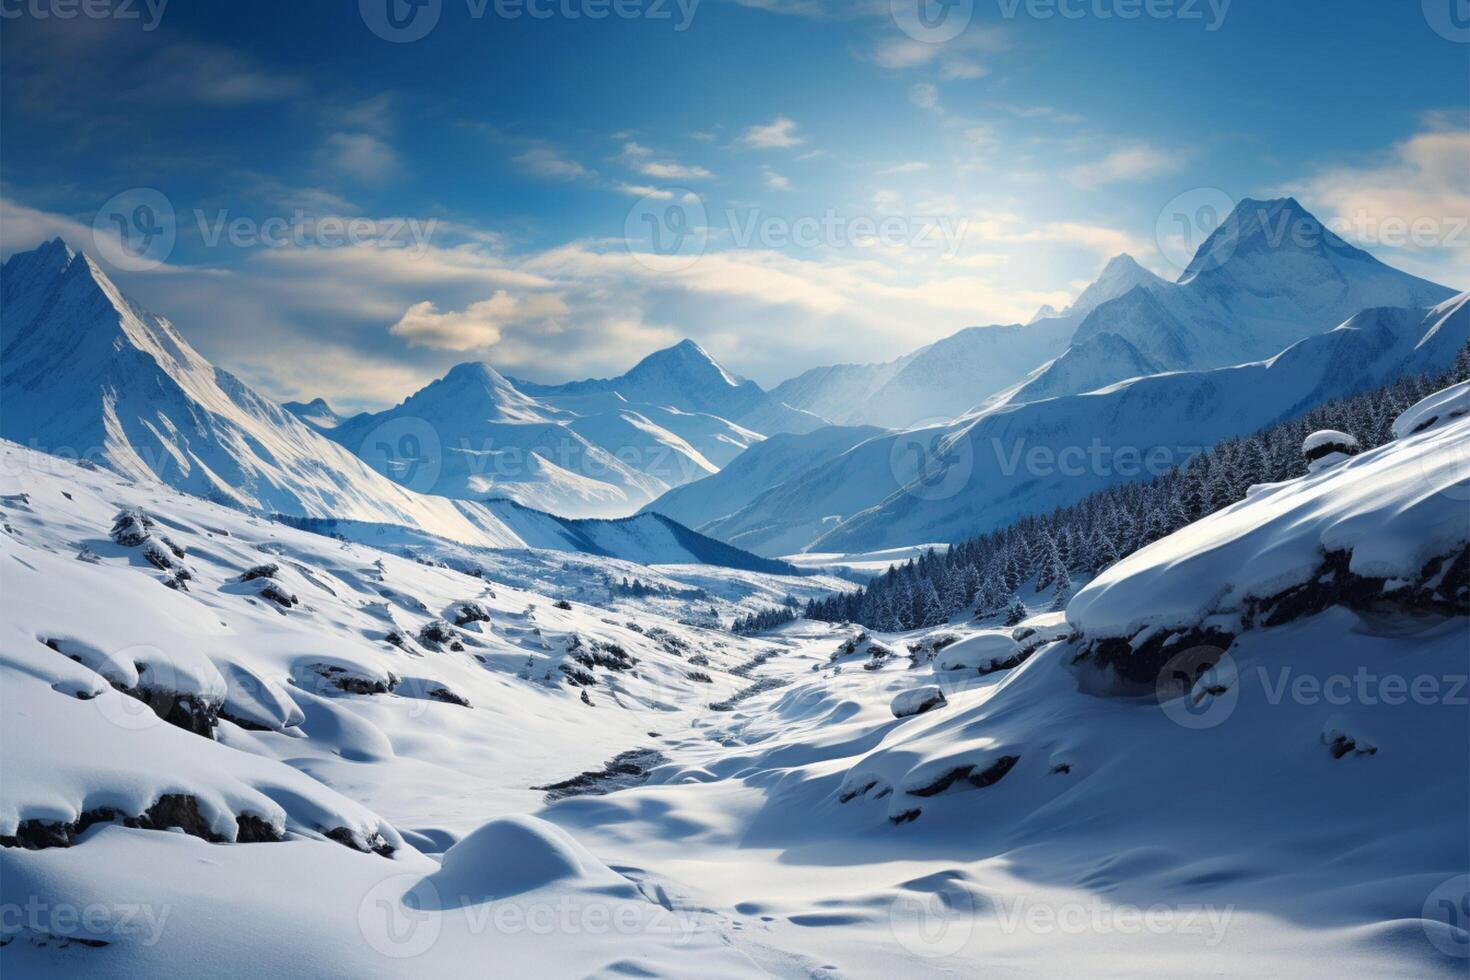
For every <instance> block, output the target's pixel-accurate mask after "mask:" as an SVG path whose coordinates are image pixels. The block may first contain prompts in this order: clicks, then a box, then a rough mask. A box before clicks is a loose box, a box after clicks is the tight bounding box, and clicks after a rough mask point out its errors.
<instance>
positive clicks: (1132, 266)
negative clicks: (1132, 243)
mask: <svg viewBox="0 0 1470 980" xmlns="http://www.w3.org/2000/svg"><path fill="white" fill-rule="evenodd" d="M1146 271H1147V270H1146V269H1144V267H1143V266H1141V265H1139V264H1138V260H1137V259H1135V258H1134V257H1133V256H1131V255H1129V254H1128V253H1127V252H1119V253H1118V254H1117V255H1115V256H1113V257H1112V258H1111V259H1108V264H1107V265H1105V266H1103V271H1102V274H1103V276H1110V275H1126V274H1130V273H1136V272H1146Z"/></svg>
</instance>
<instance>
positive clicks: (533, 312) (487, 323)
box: [388, 289, 571, 351]
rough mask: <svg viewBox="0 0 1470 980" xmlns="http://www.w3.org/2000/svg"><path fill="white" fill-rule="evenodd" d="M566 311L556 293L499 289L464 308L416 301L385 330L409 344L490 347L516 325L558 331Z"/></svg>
mask: <svg viewBox="0 0 1470 980" xmlns="http://www.w3.org/2000/svg"><path fill="white" fill-rule="evenodd" d="M569 312H571V311H570V310H569V309H568V307H567V304H566V301H565V300H563V299H562V298H561V297H560V296H559V295H556V294H545V293H542V294H532V295H530V296H524V297H520V296H513V295H511V294H510V293H509V292H507V291H505V290H503V289H502V290H500V291H499V292H497V293H496V294H495V295H494V296H492V297H490V298H489V299H486V300H481V301H480V302H478V303H471V304H470V305H469V306H467V307H465V308H464V309H463V310H450V311H448V312H440V310H439V308H438V307H437V306H435V305H434V304H433V303H432V302H430V301H428V300H425V301H423V302H420V303H415V304H414V305H413V306H410V307H409V308H408V310H407V312H405V313H404V314H403V316H402V317H400V318H399V320H398V322H397V323H395V324H393V326H391V327H389V328H388V332H389V333H390V334H392V335H393V336H395V337H402V338H404V339H405V340H407V341H408V342H409V343H410V344H415V345H418V346H422V347H433V348H436V349H438V350H452V351H467V350H489V349H490V348H492V347H494V346H495V345H496V344H498V343H499V342H500V340H501V337H502V336H503V334H504V332H505V331H507V330H510V329H513V328H516V327H520V328H522V329H540V330H543V331H545V332H547V333H556V332H559V328H558V327H557V319H558V318H560V317H564V316H566V315H567V314H568V313H569Z"/></svg>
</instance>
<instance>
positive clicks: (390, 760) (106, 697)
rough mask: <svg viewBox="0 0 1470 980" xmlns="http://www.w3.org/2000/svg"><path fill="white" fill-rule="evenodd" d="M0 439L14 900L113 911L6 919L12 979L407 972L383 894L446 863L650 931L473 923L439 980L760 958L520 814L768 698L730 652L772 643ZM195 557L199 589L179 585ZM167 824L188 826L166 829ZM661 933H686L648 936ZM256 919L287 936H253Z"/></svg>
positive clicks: (6, 967)
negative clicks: (137, 532) (666, 738)
mask: <svg viewBox="0 0 1470 980" xmlns="http://www.w3.org/2000/svg"><path fill="white" fill-rule="evenodd" d="M0 452H3V455H4V463H5V465H4V467H3V473H4V474H5V475H4V476H3V477H0V483H3V486H0V514H3V530H0V552H3V566H0V577H3V588H0V595H3V602H4V616H3V617H0V621H3V623H4V626H3V629H0V698H3V701H4V707H3V711H0V724H3V726H4V728H3V737H0V770H3V772H4V779H3V780H0V880H3V882H4V888H5V894H6V901H7V902H9V901H10V900H11V896H15V895H21V894H30V895H32V896H36V897H37V900H38V901H41V902H43V903H47V905H48V907H49V906H55V905H59V904H61V903H65V902H74V903H77V907H80V906H81V905H85V904H87V903H90V902H93V901H103V902H105V903H106V904H107V905H108V908H109V909H110V910H111V911H110V913H109V914H108V915H104V916H102V917H101V918H96V917H93V918H91V919H89V920H88V921H87V922H86V923H81V922H74V923H71V924H67V923H66V922H65V921H64V920H60V919H52V918H51V917H50V916H49V915H46V914H41V915H40V916H39V917H34V918H25V919H17V918H15V917H7V920H6V922H5V923H4V924H3V927H0V957H3V959H0V970H3V971H4V972H5V974H6V975H7V976H29V975H34V974H35V973H37V972H51V973H54V972H56V971H62V972H87V973H100V974H110V975H129V974H131V975H152V976H170V975H176V976H185V975H197V970H198V969H199V965H200V964H201V963H209V964H211V966H210V970H211V972H212V973H215V974H216V975H242V974H244V973H245V972H249V973H250V974H252V975H257V976H259V975H273V976H284V975H299V974H300V973H301V972H303V971H306V972H311V973H314V974H316V975H349V974H353V975H384V974H388V973H394V972H396V971H397V967H398V966H399V961H398V960H397V959H396V958H395V953H396V952H400V951H399V950H398V947H397V945H396V944H398V943H400V942H401V941H402V938H403V937H402V935H401V934H400V933H399V932H396V931H395V927H396V926H398V927H401V926H402V924H403V923H402V922H401V921H398V920H395V919H394V918H393V917H392V915H391V912H384V911H383V909H381V908H379V906H378V905H377V904H376V902H375V901H374V898H373V896H375V895H378V896H382V897H384V900H385V901H386V900H388V898H389V897H392V898H394V899H396V898H397V897H400V896H402V895H403V894H404V893H405V892H407V891H411V890H413V889H414V888H415V887H416V883H420V884H418V886H417V887H419V888H420V889H422V890H423V891H421V892H420V893H424V892H426V891H427V887H426V886H423V885H422V882H424V881H428V882H429V885H430V886H432V888H434V889H437V890H440V891H442V893H443V897H444V898H445V900H452V901H455V902H458V901H460V900H462V899H466V900H467V899H468V898H469V897H470V896H471V895H479V896H481V898H479V899H477V903H479V902H489V901H491V900H494V899H509V898H511V897H512V896H517V895H521V896H525V897H523V898H520V899H517V901H519V902H521V903H523V905H524V909H531V908H536V907H539V905H540V903H542V902H568V903H571V904H572V905H574V906H577V907H590V908H592V911H593V912H599V911H600V912H604V913H606V912H609V911H610V910H612V909H622V910H623V914H625V915H627V916H629V917H630V921H632V922H634V923H635V926H636V927H635V928H631V929H629V930H625V931H624V932H622V933H619V934H617V935H610V934H608V935H598V937H597V939H596V941H595V942H590V943H580V944H578V948H577V949H576V950H572V949H562V950H560V951H556V950H554V949H551V948H548V947H547V945H546V943H545V942H544V933H541V932H536V933H533V932H532V931H530V930H529V929H523V930H521V931H520V933H519V934H518V935H514V934H504V933H501V932H499V931H496V930H490V931H489V932H487V931H486V930H485V929H483V928H477V927H476V922H477V921H478V920H469V921H464V917H459V919H460V921H457V922H456V923H454V924H452V925H448V928H446V929H444V930H443V931H442V932H441V933H439V934H437V935H436V939H435V943H434V946H435V952H434V954H433V955H432V956H430V957H429V958H428V959H427V960H425V959H422V958H420V959H415V960H414V961H413V969H415V970H422V969H425V968H427V967H426V963H437V964H439V965H440V967H441V971H440V972H448V973H450V974H452V975H463V974H464V971H465V970H467V969H468V964H470V963H482V962H483V961H484V959H485V957H486V956H487V955H493V956H494V957H495V958H496V961H497V962H505V963H510V964H515V963H521V964H523V965H524V966H525V968H526V969H531V968H532V966H533V965H534V967H535V968H537V969H541V970H547V969H549V970H552V971H553V972H566V971H570V972H577V973H587V972H597V971H599V970H601V969H604V968H606V967H607V966H608V965H609V964H612V963H616V962H618V961H619V960H623V959H628V958H633V959H636V960H638V961H640V962H645V963H649V964H657V963H660V962H664V963H665V967H664V969H667V970H673V971H674V972H680V971H679V970H677V969H676V968H675V967H674V964H676V963H681V962H685V960H686V959H688V961H689V962H691V963H692V962H699V963H701V964H706V963H708V964H712V966H711V968H712V969H714V970H715V972H716V973H718V972H720V971H721V970H722V969H723V970H725V971H726V972H730V973H735V972H739V967H740V964H742V963H743V962H744V960H743V959H742V958H740V957H738V956H736V955H734V954H732V953H730V952H729V951H728V950H724V951H722V949H721V946H722V944H721V943H720V942H719V941H718V934H717V933H714V932H711V933H708V934H706V935H704V936H700V935H694V934H692V933H693V930H679V929H676V928H675V926H676V925H677V923H675V922H674V920H673V919H672V917H671V916H670V915H669V914H668V910H667V909H665V908H664V907H662V906H660V905H659V904H657V902H656V901H654V900H651V899H650V898H649V897H647V896H645V895H644V894H643V893H642V892H640V890H639V889H638V887H637V886H636V884H635V883H634V882H633V881H631V880H629V879H628V878H627V877H625V876H623V875H620V874H618V873H614V872H612V871H610V870H609V869H608V868H607V867H606V866H605V865H603V864H602V863H601V862H600V861H598V860H596V859H595V858H593V857H592V856H591V855H589V854H587V853H586V852H585V850H584V849H582V848H581V847H580V846H579V845H577V844H576V842H575V841H572V840H570V839H568V838H567V837H566V836H565V835H564V834H562V833H560V832H559V831H557V830H556V829H555V828H553V827H549V826H547V825H546V824H544V823H543V822H541V821H538V820H534V819H529V818H515V817H513V815H514V814H518V813H525V812H526V811H528V810H531V809H533V808H534V807H535V806H536V805H537V801H538V800H539V799H540V798H541V795H542V794H541V792H539V791H537V790H533V789H532V788H531V787H533V786H536V785H540V784H542V783H547V782H554V781H556V780H558V779H561V778H564V777H568V776H573V775H575V774H576V773H577V772H578V771H580V770H583V769H594V768H597V767H599V766H600V765H601V764H602V763H603V762H605V761H606V760H607V759H608V758H610V756H611V755H612V754H614V751H615V747H618V746H625V745H626V746H633V745H637V744H640V743H646V742H647V740H648V735H647V734H646V733H647V732H648V731H649V730H650V729H654V728H657V727H661V726H663V725H664V724H666V722H667V721H668V713H669V712H670V711H672V710H674V706H675V705H679V704H685V703H687V704H688V706H689V709H690V710H691V711H695V712H697V711H702V710H704V707H703V706H704V705H705V704H706V703H708V702H710V701H713V700H718V699H721V698H725V697H728V696H730V695H732V694H734V693H735V692H737V691H739V690H740V689H742V688H743V687H745V686H747V685H748V681H747V680H745V679H744V678H743V677H741V676H739V675H735V674H731V673H729V671H731V670H734V669H736V668H738V667H739V666H740V665H742V664H744V663H746V662H747V661H749V660H750V658H751V657H752V656H754V655H756V654H757V653H760V652H762V651H764V650H766V649H768V648H769V645H768V644H765V643H763V642H761V641H746V640H738V639H735V638H733V637H729V636H728V635H723V636H722V635H720V634H712V633H708V632H705V631H702V630H694V629H689V628H687V627H681V626H679V625H677V624H675V623H673V622H672V621H662V620H659V619H657V618H656V617H648V616H638V617H636V620H637V621H634V620H628V623H630V624H631V625H627V624H625V623H624V621H623V620H622V619H619V620H617V621H611V620H608V619H607V614H606V613H604V612H602V611H601V610H592V609H587V608H585V607H584V608H580V609H576V608H574V609H565V610H563V609H559V608H555V607H553V605H552V603H551V602H550V600H548V599H545V598H543V597H541V596H538V595H535V594H528V593H524V592H520V591H518V590H515V589H512V588H508V587H505V586H501V585H498V584H493V583H490V582H487V581H485V580H483V579H480V578H472V577H469V576H467V575H463V574H460V573H457V572H452V571H449V570H448V569H444V568H440V567H435V566H433V565H428V564H423V563H420V562H415V561H411V560H406V559H400V558H395V557H392V556H389V555H386V554H384V553H381V552H375V551H373V550H371V549H367V548H362V547H360V546H356V545H349V544H344V543H341V542H338V541H334V540H332V539H330V538H325V537H319V536H317V535H313V534H308V533H305V532H300V531H293V530H291V529H289V528H284V527H282V526H280V525H276V524H271V523H268V522H265V521H262V520H260V519H258V518H254V517H250V516H248V515H245V514H242V513H239V512H237V511H232V510H228V509H225V508H222V507H219V506H217V505H214V504H211V503H209V502H206V501H202V500H199V499H196V498H192V497H187V496H183V495H180V494H177V493H175V492H173V491H171V490H169V489H167V488H164V487H160V486H158V485H156V484H150V485H147V486H135V485H131V484H128V483H125V482H123V481H121V480H119V479H117V478H116V477H113V476H112V475H110V474H107V473H104V472H102V471H95V470H85V469H81V468H78V467H76V466H74V465H73V464H69V463H64V462H59V461H56V460H54V459H53V458H51V457H47V456H43V455H40V454H36V453H31V452H29V451H27V450H23V449H20V448H18V447H13V446H6V447H4V448H3V449H0ZM120 509H125V510H129V511H131V512H133V513H135V514H137V515H140V516H139V518H138V522H137V523H135V524H134V525H133V527H134V528H141V529H142V530H143V531H144V532H145V533H146V534H147V537H146V538H145V539H142V540H137V539H135V538H131V537H126V536H123V537H122V538H121V539H120V540H114V538H113V537H112V536H110V535H109V529H110V528H111V527H112V526H113V525H114V518H115V516H116V515H117V514H118V513H119V511H120ZM143 517H146V521H144V520H143ZM120 541H121V543H120ZM155 554H157V555H161V556H166V557H161V558H160V559H159V561H166V562H168V563H169V564H170V566H171V567H170V568H168V569H165V568H159V567H157V562H156V561H155V560H154V559H153V558H151V557H150V556H152V555H155ZM181 569H182V570H185V571H187V573H188V577H187V578H183V579H182V581H181V582H179V584H181V585H182V586H183V588H181V589H174V588H167V587H165V585H164V581H165V579H168V578H172V579H174V580H175V581H179V580H180V578H181V576H180V575H179V571H180V570H181ZM252 569H255V570H256V571H253V572H252V571H251V570H252ZM251 575H253V576H255V577H254V578H250V580H248V581H247V580H246V579H247V578H248V577H249V576H251ZM270 589H275V590H277V591H276V592H275V594H276V595H280V596H283V597H287V598H285V599H283V600H280V601H278V600H275V599H272V598H271V597H270V595H271V594H270V593H269V592H268V590H270ZM455 624H460V625H455ZM691 657H694V658H696V659H698V661H699V663H700V664H702V665H703V666H701V667H699V668H698V669H696V667H695V666H694V665H691V664H690V663H689V662H688V660H689V658H691ZM584 660H585V664H584V662H583V661H584ZM563 668H565V669H563ZM695 674H699V675H700V676H699V677H695V676H694V675H695ZM487 760H493V762H491V763H490V764H488V765H487V764H486V763H487ZM384 810H387V811H390V812H392V813H393V818H392V820H391V821H390V820H389V819H386V818H385V817H384V816H382V811H384ZM502 817H504V818H509V819H508V820H505V819H500V818H502ZM125 821H131V826H130V827H125V826H123V824H124V822H125ZM170 827H174V828H182V830H183V832H182V833H179V832H173V833H159V832H158V831H161V830H165V829H168V828H170ZM471 831H478V834H474V833H471ZM276 840H280V841H281V842H279V843H272V841H276ZM211 842H213V843H211ZM255 842H259V843H255ZM456 844H457V845H458V846H454V845H456ZM67 845H70V846H67ZM33 848H40V849H33ZM395 889H396V891H395ZM122 902H129V903H131V904H130V905H128V906H127V908H123V906H122V905H120V904H119V903H122ZM140 906H141V907H144V908H147V909H149V910H150V911H151V912H152V913H153V914H154V915H155V919H154V920H150V921H145V920H143V919H140V918H138V910H139V907H140ZM128 909H131V910H132V911H131V913H128ZM524 909H523V911H524ZM444 911H445V918H446V919H447V918H449V917H450V916H449V914H448V912H447V908H446V909H445V910H444ZM43 912H44V910H43ZM125 913H126V918H125V917H124V916H125ZM368 913H375V914H377V915H378V918H377V919H374V918H372V917H371V915H368V917H366V918H365V917H364V915H367V914H368ZM588 914H589V915H590V914H592V913H588ZM660 922H661V923H663V925H664V926H665V927H667V929H668V930H671V931H664V932H659V931H658V930H657V929H650V928H648V927H649V926H650V925H653V924H657V923H660ZM242 923H248V928H242ZM302 923H309V924H310V927H309V928H306V929H303V928H301V924H302ZM144 926H148V931H144V928H143V927H144ZM256 930H268V931H269V932H270V933H271V934H272V935H273V937H274V939H273V941H272V942H271V943H270V944H268V946H262V947H260V948H256V949H252V950H251V951H250V953H249V955H248V956H246V955H242V952H243V951H242V950H241V949H240V947H239V943H240V941H241V937H242V936H244V935H249V934H255V931H256ZM66 937H76V938H79V939H80V940H82V941H84V942H85V943H86V944H85V945H84V944H83V943H82V942H69V941H67V939H66ZM691 943H692V945H691ZM711 958H712V959H711ZM721 963H725V964H726V966H725V967H723V968H722V967H721V966H720V964H721ZM703 968H704V966H703V965H702V966H701V969H703ZM683 972H688V970H687V969H686V970H684V971H683Z"/></svg>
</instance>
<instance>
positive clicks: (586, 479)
mask: <svg viewBox="0 0 1470 980" xmlns="http://www.w3.org/2000/svg"><path fill="white" fill-rule="evenodd" d="M573 418H574V417H573V416H572V415H571V414H570V413H567V412H563V411H560V410H558V409H554V408H551V407H550V406H547V405H544V404H542V403H540V402H538V401H537V400H535V399H534V398H532V397H530V396H528V395H525V394H522V393H521V392H520V391H518V390H516V388H515V387H514V386H513V385H512V384H511V383H510V382H509V381H507V380H506V379H505V378H504V377H502V376H501V375H500V374H499V372H497V371H496V370H495V369H494V368H493V367H491V366H490V365H488V364H484V363H480V362H471V363H467V364H461V365H459V366H458V367H456V368H454V369H453V370H451V371H450V372H449V373H448V374H446V375H445V376H444V377H443V378H440V379H439V380H437V381H434V382H432V383H430V384H429V385H428V386H426V387H425V388H423V389H422V390H420V391H418V392H416V393H414V394H413V395H411V396H410V397H409V398H407V399H406V400H404V401H403V402H402V403H401V404H399V405H398V406H396V407H394V408H391V409H388V410H387V411H383V412H376V413H364V414H362V415H357V416H355V417H353V418H351V419H348V420H347V421H345V422H342V423H341V424H339V425H337V426H336V427H334V428H332V429H330V430H326V432H325V434H326V435H327V436H328V437H329V438H331V439H332V440H333V441H335V442H337V443H339V444H341V445H343V446H345V447H347V448H348V449H350V450H352V451H353V452H355V453H356V454H357V455H358V456H360V457H362V458H363V460H365V461H366V462H367V463H368V464H369V465H370V466H372V467H373V468H374V469H376V470H378V471H379V472H380V473H383V474H384V475H385V476H388V477H390V478H392V479H395V480H400V481H402V482H405V483H407V485H409V486H411V487H413V489H415V490H418V491H420V492H422V493H431V494H435V495H437V496H442V497H450V498H453V499H456V500H482V501H483V500H490V499H496V498H510V499H514V500H517V501H519V502H521V503H523V504H526V505H527V506H535V507H537V508H539V509H543V510H553V511H557V512H560V513H566V514H570V515H573V516H617V515H621V514H627V513H631V512H632V511H635V510H637V509H638V507H640V506H642V504H643V503H644V502H646V501H647V500H649V499H651V498H652V497H654V496H657V495H658V494H659V493H662V492H663V491H664V490H666V489H668V488H669V487H670V486H672V485H675V484H676V483H677V482H680V481H677V480H674V479H671V480H669V481H668V482H664V481H662V480H660V479H658V478H657V477H654V476H650V475H648V474H647V473H645V472H643V471H641V470H640V469H639V468H637V467H636V466H633V465H629V464H628V463H625V462H623V460H622V459H620V458H619V457H618V456H616V455H614V454H613V452H611V451H609V450H607V449H604V448H603V447H602V446H601V445H597V444H594V443H593V442H590V441H588V440H587V439H586V438H584V437H583V436H582V435H581V434H580V433H579V432H578V431H577V430H576V428H574V427H573V425H572V421H573ZM645 433H646V439H645V441H646V442H648V443H650V444H649V445H647V446H646V447H645V446H643V445H638V444H630V448H634V449H639V450H643V451H645V452H646V455H648V456H649V457H652V456H653V455H654V451H653V449H654V445H655V444H659V445H662V444H664V443H660V441H659V439H658V434H657V433H655V431H654V429H653V428H652V427H649V428H648V429H647V430H645ZM670 442H671V443H672V445H673V446H677V447H681V448H686V449H687V446H686V445H685V444H684V443H683V440H670ZM671 451H673V450H672V448H671ZM664 461H665V462H666V463H667V465H668V467H669V473H670V475H672V474H674V473H675V472H677V468H678V463H679V461H678V460H676V459H668V458H666V459H665V460H664ZM683 462H684V463H685V465H686V466H687V468H688V469H689V470H690V471H692V472H693V473H695V474H698V475H703V474H704V473H706V472H709V471H710V470H711V469H712V467H711V466H710V465H709V464H708V463H707V462H706V461H704V460H703V459H701V458H699V457H698V456H697V454H695V455H690V456H686V457H685V458H684V460H683Z"/></svg>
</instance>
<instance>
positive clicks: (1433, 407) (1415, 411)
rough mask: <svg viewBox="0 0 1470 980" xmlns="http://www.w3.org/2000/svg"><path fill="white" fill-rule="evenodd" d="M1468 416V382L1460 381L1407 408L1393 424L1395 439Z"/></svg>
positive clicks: (1404, 437)
mask: <svg viewBox="0 0 1470 980" xmlns="http://www.w3.org/2000/svg"><path fill="white" fill-rule="evenodd" d="M1466 415H1470V381H1462V382H1460V383H1459V384H1457V385H1452V386H1451V387H1449V388H1446V389H1444V390H1443V391H1438V392H1435V393H1434V394H1432V395H1430V396H1429V397H1428V398H1426V399H1424V400H1423V401H1421V402H1419V403H1418V404H1417V405H1414V406H1412V407H1411V408H1409V410H1408V411H1406V412H1404V414H1402V415H1400V416H1399V417H1398V418H1397V419H1395V420H1394V423H1393V436H1394V438H1395V439H1406V438H1408V437H1409V436H1412V435H1417V434H1418V433H1420V432H1424V431H1426V430H1428V429H1432V428H1434V427H1435V426H1437V425H1443V424H1444V423H1446V422H1450V421H1453V420H1455V419H1459V418H1464V417H1465V416H1466Z"/></svg>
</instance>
